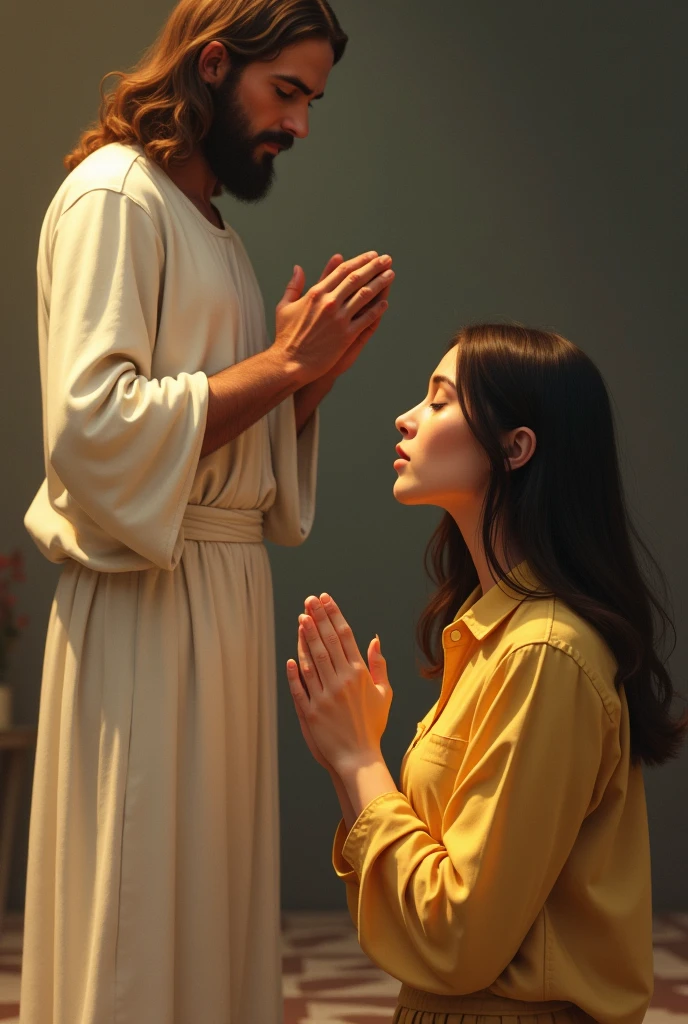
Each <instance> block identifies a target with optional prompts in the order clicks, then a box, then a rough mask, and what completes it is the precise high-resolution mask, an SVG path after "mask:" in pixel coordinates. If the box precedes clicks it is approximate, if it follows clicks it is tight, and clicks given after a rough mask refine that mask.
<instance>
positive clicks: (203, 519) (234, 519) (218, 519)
mask: <svg viewBox="0 0 688 1024" xmlns="http://www.w3.org/2000/svg"><path fill="white" fill-rule="evenodd" d="M182 526H183V528H184V538H185V540H210V541H213V540H214V541H224V542H225V543H229V544H260V543H261V542H262V540H263V513H262V512H261V511H260V509H257V508H249V509H239V508H213V507H211V506H209V505H187V506H186V512H185V513H184V518H183V520H182Z"/></svg>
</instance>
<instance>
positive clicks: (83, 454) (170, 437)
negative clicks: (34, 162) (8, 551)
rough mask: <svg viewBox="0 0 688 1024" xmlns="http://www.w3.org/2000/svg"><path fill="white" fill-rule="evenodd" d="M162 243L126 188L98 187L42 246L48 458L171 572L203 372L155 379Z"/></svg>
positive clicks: (84, 500) (116, 531)
mask: <svg viewBox="0 0 688 1024" xmlns="http://www.w3.org/2000/svg"><path fill="white" fill-rule="evenodd" d="M163 269H164V251H163V246H162V241H161V239H160V237H159V235H158V233H157V231H156V229H155V226H154V224H153V222H152V220H151V219H150V217H149V215H148V214H147V212H146V211H145V210H144V209H142V208H141V207H140V206H139V205H138V204H137V203H136V202H134V201H133V200H132V199H130V198H129V197H128V196H126V195H123V194H121V193H119V192H115V191H111V190H108V189H97V190H94V191H92V192H89V193H87V194H85V195H83V196H82V197H81V198H79V199H78V200H77V201H76V203H74V204H73V206H71V207H70V208H69V209H68V210H67V211H65V212H64V213H63V214H62V216H61V218H60V220H59V221H58V224H57V227H56V229H55V235H54V239H53V248H52V281H51V289H50V310H49V325H50V326H49V336H48V345H47V356H46V359H47V366H46V368H45V369H46V378H45V380H46V383H45V386H46V388H47V403H46V410H47V412H46V418H47V423H46V459H47V460H49V462H50V463H51V465H52V467H53V469H54V471H55V473H56V474H57V476H58V477H59V479H60V481H61V482H62V484H63V485H64V487H65V488H66V490H67V491H68V492H69V493H70V495H71V496H72V497H73V498H74V500H75V501H76V502H77V503H78V504H79V505H81V507H82V508H83V509H84V511H85V512H86V513H87V514H88V515H89V516H90V517H91V518H92V519H93V520H94V521H95V522H96V523H97V524H98V525H99V526H100V527H101V528H102V529H103V530H105V531H106V532H107V533H108V534H110V535H111V536H112V537H115V538H116V539H118V540H119V541H121V542H122V543H123V544H125V545H126V546H127V547H129V548H131V549H132V550H133V551H136V552H138V553H139V554H140V555H142V556H143V557H144V558H146V559H149V560H150V561H151V562H152V563H153V564H154V565H158V566H160V567H161V568H165V569H171V568H174V566H175V564H176V563H177V561H178V560H179V557H180V555H181V549H182V546H183V537H182V535H181V520H182V516H183V514H184V509H185V507H186V504H187V501H188V496H189V493H190V490H191V486H192V483H193V479H194V475H195V471H196V467H197V464H198V460H199V457H200V451H201V446H202V444H203V437H204V433H205V422H206V413H207V401H208V382H207V378H206V375H205V374H204V373H203V372H201V371H198V372H195V373H179V374H178V375H177V376H175V377H162V378H161V379H155V378H154V377H153V373H152V364H153V351H154V347H155V338H156V332H157V318H158V309H159V302H160V289H161V277H162V273H163Z"/></svg>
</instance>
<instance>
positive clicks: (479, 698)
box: [333, 563, 653, 1024]
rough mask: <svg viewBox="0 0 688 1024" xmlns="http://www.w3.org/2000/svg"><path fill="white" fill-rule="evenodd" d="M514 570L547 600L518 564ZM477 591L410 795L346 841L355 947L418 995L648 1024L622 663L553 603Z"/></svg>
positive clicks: (449, 654) (637, 791)
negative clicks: (544, 1004)
mask: <svg viewBox="0 0 688 1024" xmlns="http://www.w3.org/2000/svg"><path fill="white" fill-rule="evenodd" d="M513 572H514V573H518V579H519V580H523V579H525V580H526V581H528V583H529V584H530V585H531V586H532V585H535V586H537V583H536V581H535V580H534V578H533V576H532V573H530V572H529V570H528V567H527V566H526V565H525V563H522V564H521V566H519V567H517V569H515V570H513ZM512 578H516V577H512ZM480 593H481V592H480V589H479V588H478V589H477V590H475V591H474V592H473V594H471V596H470V597H469V598H468V600H467V601H466V602H465V603H464V605H463V606H462V607H461V609H460V611H459V613H458V615H457V616H456V619H455V620H454V621H453V622H452V623H450V625H449V626H447V627H446V629H445V630H444V632H443V635H442V643H443V647H444V675H443V679H442V690H441V693H440V697H439V700H438V702H437V703H436V704H435V706H434V707H433V708H431V710H430V711H429V712H428V714H427V715H426V717H425V718H424V720H423V721H422V722H421V723H420V724H419V726H418V731H417V733H416V736H415V738H414V740H413V742H412V743H411V746H410V747H409V749H408V751H407V752H406V755H405V757H404V760H403V763H402V769H401V787H400V788H401V792H399V793H386V794H384V795H383V796H380V797H378V798H377V799H375V800H373V801H372V802H371V803H369V804H368V806H367V807H365V808H364V810H363V811H362V812H361V814H360V815H359V817H358V819H357V820H356V822H355V823H354V825H353V827H352V829H351V831H350V832H349V833H348V835H347V834H346V830H345V828H344V826H343V823H340V825H339V828H338V830H337V835H336V837H335V844H334V851H333V861H334V866H335V870H336V871H337V874H338V875H339V876H340V877H341V878H343V879H344V880H345V881H346V883H347V897H348V903H349V909H350V911H351V915H352V917H353V920H354V922H355V923H356V925H357V928H358V936H359V941H360V944H361V947H362V948H363V950H364V951H365V952H366V953H367V954H368V956H369V957H370V958H371V959H372V960H374V961H375V962H376V963H377V964H379V965H380V967H382V968H383V969H384V970H385V971H387V972H388V973H389V974H391V975H392V976H393V977H395V978H398V979H399V980H400V981H402V982H404V983H405V984H406V985H408V986H410V987H411V988H414V989H419V990H422V991H424V992H430V993H438V994H440V995H443V996H446V995H453V994H456V995H459V994H465V993H471V992H475V991H480V990H483V989H489V991H490V992H491V993H493V994H494V995H498V996H502V997H507V998H511V999H520V1000H527V1001H548V1000H570V1001H571V1002H572V1003H574V1004H575V1005H576V1006H579V1007H580V1008H581V1009H582V1010H584V1011H585V1012H586V1013H588V1014H589V1015H590V1016H591V1017H592V1018H593V1019H594V1020H596V1021H599V1022H600V1024H640V1022H641V1021H642V1020H643V1017H644V1015H645V1010H646V1008H647V1006H648V1003H649V1001H650V997H651V995H652V987H653V964H652V910H651V890H650V850H649V837H648V824H647V813H646V806H645V792H644V786H643V776H642V772H641V768H640V767H639V766H633V765H631V762H630V732H629V718H628V707H627V704H626V698H625V695H624V693H623V690H622V692H620V693H619V692H617V690H616V689H615V686H614V676H615V671H616V662H615V660H614V658H613V656H612V654H611V652H610V650H609V648H608V647H607V645H606V644H605V643H604V641H603V640H602V638H601V637H600V635H599V634H598V633H597V632H596V631H595V630H594V629H593V628H592V627H591V626H590V625H589V624H588V623H587V622H585V621H584V620H583V619H581V618H580V617H579V616H578V615H576V614H574V613H573V612H572V611H571V610H570V609H569V608H568V607H567V606H566V605H565V604H562V602H561V601H559V600H557V599H556V598H551V597H550V598H547V597H536V598H528V599H526V600H524V599H523V598H522V597H521V596H520V595H518V594H517V593H516V592H515V591H513V590H512V589H511V588H509V586H508V585H505V584H501V585H500V584H497V585H495V586H494V587H492V588H491V589H490V590H489V591H488V592H487V593H486V594H485V595H484V596H482V597H481V596H480Z"/></svg>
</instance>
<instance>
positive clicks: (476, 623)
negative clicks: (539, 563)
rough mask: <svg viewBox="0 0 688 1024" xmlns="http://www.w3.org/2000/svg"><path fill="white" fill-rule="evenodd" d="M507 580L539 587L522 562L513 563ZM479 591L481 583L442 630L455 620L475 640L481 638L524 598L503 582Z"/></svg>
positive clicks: (448, 627) (530, 587) (452, 624)
mask: <svg viewBox="0 0 688 1024" xmlns="http://www.w3.org/2000/svg"><path fill="white" fill-rule="evenodd" d="M509 579H511V580H513V581H514V582H517V583H518V584H520V585H522V586H526V587H528V589H529V590H534V591H536V590H537V589H538V587H539V586H540V584H539V582H538V580H537V578H536V577H535V575H534V574H533V571H532V570H531V568H530V566H529V565H528V563H527V562H525V561H524V562H520V563H519V564H518V565H516V566H514V568H513V569H512V570H511V571H510V572H509V573H508V574H507V580H509ZM481 594H482V591H481V589H480V586H477V587H476V588H475V590H474V591H473V593H472V594H471V595H470V596H469V597H467V598H466V600H465V601H464V603H463V604H462V605H461V607H460V608H459V610H458V612H457V614H456V618H455V619H454V622H453V623H450V624H449V625H448V626H447V627H446V628H445V630H444V631H443V633H444V632H447V631H449V632H450V631H451V630H452V628H454V626H455V623H457V622H459V621H461V622H463V623H464V624H465V625H466V626H467V627H468V629H470V631H471V633H472V634H473V636H474V637H475V638H476V640H483V639H484V638H485V637H486V636H488V635H489V634H490V633H491V632H492V631H493V630H494V629H496V628H497V626H499V625H500V623H502V622H503V621H504V619H505V618H506V617H507V615H510V614H511V612H513V611H514V609H515V608H517V607H518V605H519V604H520V603H521V602H522V601H523V600H524V595H523V594H519V593H518V591H516V590H514V589H513V588H512V587H510V586H509V584H508V582H506V581H504V582H502V581H499V582H498V583H495V585H494V586H493V587H490V589H489V590H488V591H487V593H486V594H485V595H484V596H481Z"/></svg>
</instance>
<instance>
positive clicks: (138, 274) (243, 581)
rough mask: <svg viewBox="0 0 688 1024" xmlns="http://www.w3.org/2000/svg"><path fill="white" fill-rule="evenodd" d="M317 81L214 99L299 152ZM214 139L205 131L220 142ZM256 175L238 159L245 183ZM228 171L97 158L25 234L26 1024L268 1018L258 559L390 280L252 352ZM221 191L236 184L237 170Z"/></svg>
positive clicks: (293, 56)
mask: <svg viewBox="0 0 688 1024" xmlns="http://www.w3.org/2000/svg"><path fill="white" fill-rule="evenodd" d="M184 2H185V5H186V7H187V8H188V7H190V6H192V5H193V0H184ZM332 63H333V54H332V47H331V45H330V42H329V41H328V40H327V39H324V38H318V37H317V36H316V37H314V38H306V39H305V40H298V41H297V42H295V43H294V44H292V45H286V46H285V47H284V49H283V50H282V51H281V52H280V54H279V55H278V57H277V58H275V59H273V60H271V62H270V63H265V62H256V63H251V62H249V63H248V65H247V66H246V67H245V69H244V70H243V72H242V74H241V77H240V79H239V81H238V86H237V88H238V91H235V92H234V93H233V96H234V97H235V99H236V100H237V102H239V103H241V104H242V109H243V112H244V115H245V119H246V124H247V125H251V124H253V130H254V132H260V131H261V130H262V131H263V133H264V134H268V135H269V134H270V133H272V134H273V135H274V136H275V138H276V139H282V140H284V141H285V146H286V139H288V138H291V139H292V141H293V138H295V137H299V136H302V135H303V134H305V131H306V130H307V102H308V101H309V100H310V99H312V98H313V97H314V96H315V95H317V94H319V93H321V92H322V91H323V87H324V83H325V81H326V79H327V75H328V73H329V70H330V68H331V66H332ZM197 67H198V74H199V75H200V77H201V79H202V80H203V82H205V83H206V84H207V85H208V86H209V87H210V88H211V89H216V88H217V89H219V88H220V87H221V84H222V81H223V80H225V79H226V78H227V76H228V75H229V74H230V68H231V61H230V58H229V56H228V51H227V48H226V47H225V46H224V45H223V44H222V43H220V42H216V41H213V42H211V43H209V44H207V45H206V46H205V47H204V48H203V50H202V53H201V54H200V57H199V58H198V65H197ZM276 74H278V75H279V76H280V80H281V79H282V78H284V79H285V80H286V79H289V78H291V79H295V78H296V79H298V81H299V82H300V83H301V85H303V84H304V82H305V83H306V85H307V88H308V95H306V94H305V93H304V92H303V90H301V91H300V92H299V96H295V98H294V100H293V103H292V104H291V105H290V106H287V107H284V106H281V107H280V108H279V110H280V111H282V112H281V113H280V114H279V116H277V115H273V113H271V112H269V111H268V107H267V106H266V105H265V103H263V102H262V101H261V96H262V97H263V98H265V96H266V95H267V93H266V91H265V90H266V89H267V88H268V87H269V88H270V90H271V93H270V95H272V94H273V92H274V89H273V85H274V82H273V79H274V77H275V75H276ZM261 88H262V89H263V92H262V93H261V91H260V90H261ZM299 97H302V98H303V99H304V100H305V101H306V102H303V103H302V102H301V99H300V98H299ZM282 103H283V101H282ZM223 110H225V111H226V107H222V105H221V104H220V105H218V106H216V111H220V113H221V112H222V111H223ZM218 116H219V115H218ZM304 118H305V119H306V120H305V121H304ZM304 125H305V130H304ZM229 128H231V125H230V126H229V127H228V130H229ZM221 129H222V123H220V124H218V120H217V118H216V120H215V122H214V126H213V131H214V132H215V136H214V138H215V143H218V140H221ZM210 135H211V137H212V132H211V133H210ZM230 135H231V131H230ZM266 146H267V147H268V157H266ZM273 148H275V149H276V148H277V145H275V146H274V147H273ZM273 155H274V154H273V153H271V151H270V150H269V144H266V143H261V144H260V145H259V146H258V147H257V148H256V153H255V154H254V157H253V159H254V161H255V166H256V168H257V169H258V171H260V172H261V173H262V172H263V171H264V169H265V165H266V161H267V162H269V164H270V165H271V163H272V156H273ZM210 161H212V165H211V162H210ZM225 172H226V174H225ZM233 173H234V172H233V171H232V169H231V168H229V169H228V168H226V167H225V166H224V165H223V160H222V153H221V147H220V150H218V149H217V147H216V148H215V149H214V150H213V148H212V146H211V147H210V149H209V151H208V153H206V152H204V150H203V147H202V146H197V147H196V148H195V150H194V153H193V154H192V156H191V157H190V158H189V159H188V160H187V161H186V162H185V163H184V164H182V165H179V166H174V167H170V168H168V170H167V171H166V170H163V169H162V167H161V166H159V165H158V164H157V163H156V161H154V160H152V159H150V157H149V156H147V155H146V152H145V147H144V146H142V145H138V144H132V143H118V142H114V143H109V144H108V143H104V144H102V145H101V146H100V147H96V148H95V149H93V151H92V152H91V153H90V155H88V156H87V157H86V158H85V159H83V160H81V162H79V163H78V166H76V168H75V169H74V170H73V171H72V173H71V174H70V175H69V176H68V177H67V178H66V180H65V182H64V183H63V185H62V186H61V188H60V189H59V191H58V192H57V195H56V196H55V198H54V200H53V202H52V203H51V206H50V208H49V210H48V213H47V215H46V218H45V222H44V225H43V230H42V234H41V240H40V249H39V259H38V285H39V345H40V367H41V383H42V395H43V416H44V450H45V467H46V479H45V481H44V483H43V485H42V487H41V488H40V490H39V492H38V494H37V495H36V498H35V500H34V501H33V503H32V505H31V507H30V509H29V511H28V513H27V515H26V526H27V528H28V530H29V531H30V533H31V535H32V536H33V538H34V539H35V541H36V543H37V544H38V546H39V547H40V549H41V550H42V551H43V552H44V554H45V555H46V557H47V558H49V559H50V560H51V561H54V562H61V563H62V564H63V566H64V568H63V570H62V574H61V577H60V580H59V583H58V587H57V593H56V597H55V601H54V604H53V608H52V612H51V617H50V624H49V628H48V637H47V644H46V654H45V666H44V676H43V688H42V694H41V707H40V715H39V738H38V749H37V757H36V767H35V776H34V793H33V802H32V813H31V826H30V847H29V862H28V874H27V902H26V919H25V944H24V966H23V978H22V994H21V1021H22V1024H201V1022H202V1024H278V1022H281V1020H282V1009H281V977H280V959H279V860H278V845H279V834H278V806H277V762H276V757H277V751H276V740H277V734H276V695H275V646H274V624H273V605H272V586H271V577H270V567H269V563H268V557H267V553H266V549H265V547H264V545H263V544H262V543H261V541H262V540H263V538H264V537H265V538H267V539H269V540H271V541H274V542H276V543H279V544H287V545H295V544H300V543H301V542H302V541H303V540H304V538H305V537H306V536H307V535H308V532H309V530H310V528H311V523H312V520H313V512H314V493H315V475H316V456H317V436H318V420H317V409H316V407H317V403H318V401H319V400H320V398H321V397H322V396H323V395H324V394H325V393H326V392H327V390H328V389H329V388H330V387H331V385H332V382H333V381H334V379H335V378H336V377H337V376H338V375H339V374H340V373H341V372H343V371H344V370H345V369H347V368H348V366H349V365H351V363H352V362H353V361H354V359H355V358H356V356H357V354H358V352H359V351H360V350H361V348H362V347H363V345H364V344H365V342H366V341H367V339H368V337H370V335H371V334H372V333H373V331H374V330H375V328H376V326H377V324H378V322H379V318H380V316H381V314H382V313H383V312H384V309H385V308H386V301H385V299H384V296H385V295H386V294H387V291H388V288H389V280H390V279H389V277H385V276H384V273H383V272H384V271H385V268H386V267H388V265H389V261H380V260H378V259H377V258H376V257H377V254H374V253H369V254H364V255H363V256H362V257H359V258H357V259H356V260H353V261H349V262H348V263H342V259H341V257H335V258H333V260H331V261H330V264H328V267H327V268H326V269H325V272H324V274H323V278H322V279H321V282H320V283H319V284H318V285H316V286H315V287H314V288H313V289H311V290H310V291H309V292H308V293H307V294H306V295H304V296H302V294H301V293H302V291H303V272H302V271H301V270H300V268H297V269H296V271H295V274H294V277H293V278H292V281H291V282H290V285H289V287H288V289H287V292H286V293H285V298H284V300H283V302H282V303H281V304H280V307H278V316H277V332H276V336H275V340H274V341H273V342H272V343H271V341H270V338H269V335H268V332H267V329H266V324H265V317H264V312H263V305H262V299H261V295H260V292H259V288H258V285H257V282H256V279H255V276H254V274H253V271H252V268H251V265H250V262H249V260H248V258H247V255H246V252H245V250H244V248H243V246H242V243H241V241H240V239H239V238H238V236H237V235H236V233H235V232H234V231H233V230H232V228H231V227H229V226H228V225H227V224H226V223H224V222H223V221H222V219H221V218H220V217H219V215H218V212H217V209H216V208H215V207H214V206H212V204H211V201H210V197H211V195H213V194H217V191H218V182H222V183H223V184H224V185H225V187H228V188H232V184H233V182H234V179H233V177H232V175H233ZM238 173H239V177H240V178H241V177H242V175H243V180H244V182H248V183H249V184H250V179H251V174H250V167H249V168H247V167H246V166H244V167H243V168H240V169H239V172H238ZM223 174H224V175H225V176H224V177H223ZM264 177H265V176H264ZM263 184H264V187H265V186H266V182H265V181H264V183H263ZM235 191H236V194H238V195H241V182H239V184H238V185H237V187H236V190H235ZM258 191H260V189H258ZM253 198H255V196H254V197H253ZM352 271H353V276H352V273H351V272H352Z"/></svg>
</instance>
